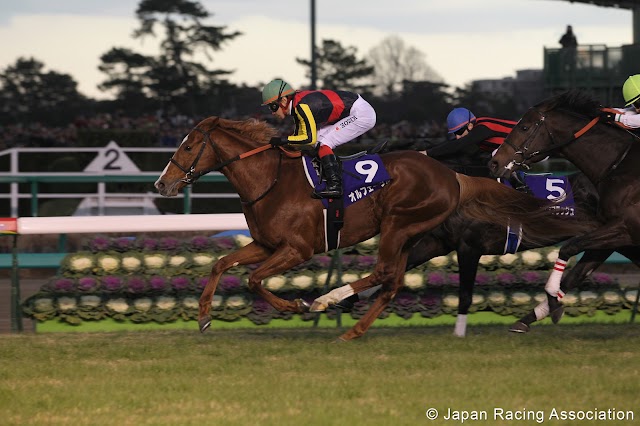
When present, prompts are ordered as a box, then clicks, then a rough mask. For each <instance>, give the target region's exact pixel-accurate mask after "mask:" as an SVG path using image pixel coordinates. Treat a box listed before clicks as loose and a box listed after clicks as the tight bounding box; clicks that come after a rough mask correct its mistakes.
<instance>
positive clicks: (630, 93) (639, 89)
mask: <svg viewBox="0 0 640 426" xmlns="http://www.w3.org/2000/svg"><path fill="white" fill-rule="evenodd" d="M622 96H623V97H624V101H625V102H626V103H625V104H624V105H625V108H611V109H614V110H616V111H618V113H616V114H614V113H611V112H604V111H603V112H602V113H601V114H600V119H601V120H602V121H604V122H618V123H622V124H623V125H625V126H626V127H630V128H631V129H633V130H634V131H637V130H638V129H640V74H636V75H632V76H631V77H629V78H627V81H625V82H624V85H623V86H622Z"/></svg>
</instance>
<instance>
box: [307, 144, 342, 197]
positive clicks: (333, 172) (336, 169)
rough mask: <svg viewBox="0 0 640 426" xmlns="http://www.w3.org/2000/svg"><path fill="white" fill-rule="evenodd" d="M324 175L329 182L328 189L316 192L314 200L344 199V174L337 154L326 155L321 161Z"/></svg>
mask: <svg viewBox="0 0 640 426" xmlns="http://www.w3.org/2000/svg"><path fill="white" fill-rule="evenodd" d="M320 162H321V163H322V174H323V175H324V179H325V180H326V181H327V187H326V188H325V189H324V190H322V191H314V192H313V197H314V198H338V197H342V174H341V173H340V163H339V162H338V158H337V157H336V155H335V154H328V155H325V156H324V157H322V158H321V159H320Z"/></svg>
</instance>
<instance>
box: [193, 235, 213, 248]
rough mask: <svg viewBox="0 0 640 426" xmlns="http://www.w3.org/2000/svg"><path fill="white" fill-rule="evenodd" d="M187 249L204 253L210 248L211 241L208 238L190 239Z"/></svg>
mask: <svg viewBox="0 0 640 426" xmlns="http://www.w3.org/2000/svg"><path fill="white" fill-rule="evenodd" d="M189 247H190V248H191V250H194V251H204V250H206V249H208V248H209V247H211V241H210V240H209V238H208V237H205V236H203V235H197V236H195V237H193V238H192V239H191V242H190V243H189Z"/></svg>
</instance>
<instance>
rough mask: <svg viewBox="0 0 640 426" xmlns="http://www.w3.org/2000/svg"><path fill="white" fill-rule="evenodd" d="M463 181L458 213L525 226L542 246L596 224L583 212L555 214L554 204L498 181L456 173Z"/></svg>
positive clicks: (526, 234)
mask: <svg viewBox="0 0 640 426" xmlns="http://www.w3.org/2000/svg"><path fill="white" fill-rule="evenodd" d="M456 178H457V179H458V183H459V184H460V202H459V204H458V212H459V213H460V214H461V215H463V216H466V217H470V218H472V219H475V220H479V221H482V222H489V223H494V224H497V225H501V226H504V227H507V226H512V227H515V226H517V225H518V224H521V225H522V238H523V240H524V241H526V242H528V243H530V244H535V245H539V246H544V245H549V244H554V243H557V242H558V241H559V240H561V239H563V238H571V237H573V236H575V235H580V234H584V233H585V232H588V231H590V230H592V229H594V228H595V226H596V224H595V223H594V222H592V221H591V220H590V219H588V218H586V217H585V216H584V215H579V216H580V218H577V217H567V216H561V215H558V214H554V212H553V209H551V208H550V207H552V206H553V203H552V202H550V201H547V200H541V199H539V198H535V197H533V196H531V195H528V194H525V193H522V192H519V191H515V190H513V189H511V188H509V187H507V186H506V185H503V184H501V183H499V182H498V181H496V180H493V179H489V178H482V177H470V176H466V175H463V174H459V173H456Z"/></svg>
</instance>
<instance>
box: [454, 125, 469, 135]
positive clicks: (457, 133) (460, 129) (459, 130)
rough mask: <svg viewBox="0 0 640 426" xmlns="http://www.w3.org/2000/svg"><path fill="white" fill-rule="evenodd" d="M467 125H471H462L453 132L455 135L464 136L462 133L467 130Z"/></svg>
mask: <svg viewBox="0 0 640 426" xmlns="http://www.w3.org/2000/svg"><path fill="white" fill-rule="evenodd" d="M467 127H469V125H468V124H467V125H466V126H462V127H460V128H459V129H458V130H456V131H455V132H453V134H454V135H458V136H462V134H463V133H464V132H466V131H467Z"/></svg>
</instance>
